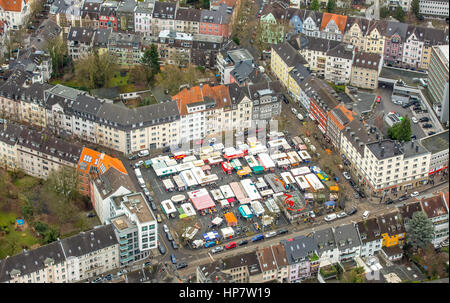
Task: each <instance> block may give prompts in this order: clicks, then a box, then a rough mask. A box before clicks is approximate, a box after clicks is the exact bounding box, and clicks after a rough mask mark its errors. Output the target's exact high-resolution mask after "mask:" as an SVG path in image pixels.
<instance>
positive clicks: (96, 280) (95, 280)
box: [92, 277, 103, 283]
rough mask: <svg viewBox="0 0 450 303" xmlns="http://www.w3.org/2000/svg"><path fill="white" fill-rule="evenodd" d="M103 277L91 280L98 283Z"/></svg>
mask: <svg viewBox="0 0 450 303" xmlns="http://www.w3.org/2000/svg"><path fill="white" fill-rule="evenodd" d="M102 280H103V279H102V278H101V277H98V278H95V279H94V280H92V283H99V282H101V281H102Z"/></svg>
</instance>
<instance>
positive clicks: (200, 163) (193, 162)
mask: <svg viewBox="0 0 450 303" xmlns="http://www.w3.org/2000/svg"><path fill="white" fill-rule="evenodd" d="M192 164H194V166H195V167H202V166H203V165H205V161H203V160H195V161H192Z"/></svg>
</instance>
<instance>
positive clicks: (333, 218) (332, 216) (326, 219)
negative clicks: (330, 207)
mask: <svg viewBox="0 0 450 303" xmlns="http://www.w3.org/2000/svg"><path fill="white" fill-rule="evenodd" d="M336 218H337V216H336V214H330V215H327V216H325V218H324V219H325V221H327V222H330V221H333V220H335V219H336Z"/></svg>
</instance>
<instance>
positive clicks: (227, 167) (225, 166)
mask: <svg viewBox="0 0 450 303" xmlns="http://www.w3.org/2000/svg"><path fill="white" fill-rule="evenodd" d="M220 166H222V170H223V172H224V173H225V174H227V175H229V174H231V173H232V172H233V166H231V163H230V162H222V163H221V164H220Z"/></svg>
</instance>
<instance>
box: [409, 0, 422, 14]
mask: <svg viewBox="0 0 450 303" xmlns="http://www.w3.org/2000/svg"><path fill="white" fill-rule="evenodd" d="M411 11H412V12H413V13H414V15H416V17H417V18H419V16H420V5H419V0H412V1H411Z"/></svg>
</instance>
